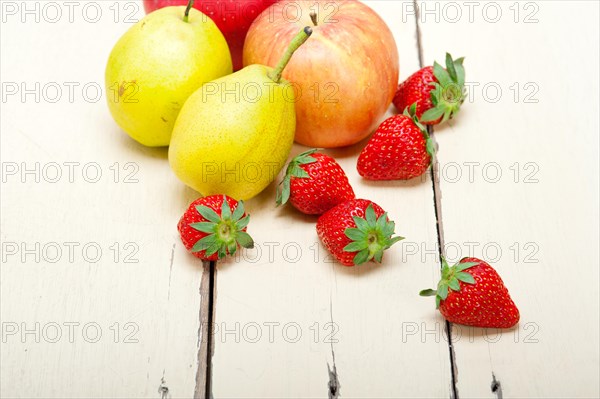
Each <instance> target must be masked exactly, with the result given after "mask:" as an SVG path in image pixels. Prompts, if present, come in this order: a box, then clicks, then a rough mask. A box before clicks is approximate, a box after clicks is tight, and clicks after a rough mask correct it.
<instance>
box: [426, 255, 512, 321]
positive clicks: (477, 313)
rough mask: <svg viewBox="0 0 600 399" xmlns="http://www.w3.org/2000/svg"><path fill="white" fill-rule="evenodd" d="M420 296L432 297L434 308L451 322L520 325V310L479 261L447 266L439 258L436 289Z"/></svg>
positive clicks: (495, 278)
mask: <svg viewBox="0 0 600 399" xmlns="http://www.w3.org/2000/svg"><path fill="white" fill-rule="evenodd" d="M420 295H421V296H435V302H436V307H437V308H438V309H439V310H440V313H441V314H442V316H444V318H446V320H448V321H449V322H451V323H457V324H464V325H466V326H475V327H490V328H510V327H512V326H514V325H515V324H517V323H518V322H519V318H520V316H519V310H518V309H517V307H516V305H515V303H514V302H513V300H512V299H511V297H510V295H509V293H508V290H507V289H506V287H505V286H504V283H503V282H502V279H501V278H500V276H499V275H498V273H497V272H496V270H494V268H492V267H491V266H490V265H489V264H487V263H486V262H484V261H482V260H481V259H477V258H464V259H462V260H461V261H460V262H459V263H457V264H456V265H454V266H448V263H447V262H446V260H445V259H443V258H442V278H441V280H440V282H439V283H438V286H437V290H432V289H428V290H423V291H421V292H420Z"/></svg>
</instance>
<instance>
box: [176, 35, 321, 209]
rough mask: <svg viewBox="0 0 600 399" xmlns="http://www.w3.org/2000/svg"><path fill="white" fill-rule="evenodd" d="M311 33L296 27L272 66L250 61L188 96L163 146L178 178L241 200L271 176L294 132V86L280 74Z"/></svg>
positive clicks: (284, 156)
mask: <svg viewBox="0 0 600 399" xmlns="http://www.w3.org/2000/svg"><path fill="white" fill-rule="evenodd" d="M311 34H312V30H311V28H310V27H306V28H304V30H302V31H300V33H299V34H298V35H297V36H296V37H295V38H294V39H293V40H292V42H291V44H290V46H289V48H288V49H287V51H286V52H285V54H284V55H283V57H282V59H281V60H280V61H279V64H278V65H277V66H276V67H275V68H274V69H273V68H270V67H266V66H263V65H250V66H247V67H246V68H244V69H242V70H240V71H238V72H236V73H234V74H232V75H229V76H225V77H223V78H220V79H216V80H213V81H211V82H208V83H206V84H205V85H204V86H202V87H201V88H200V89H198V91H196V92H195V93H194V94H192V95H191V96H190V98H189V99H188V100H187V101H186V103H185V105H184V106H183V108H182V109H181V112H180V113H179V117H178V118H177V121H176V122H175V127H174V128H173V137H172V139H171V145H170V147H169V163H170V165H171V168H172V169H173V171H174V172H175V174H176V175H177V177H179V179H180V180H181V181H183V182H184V183H185V184H187V185H188V186H190V187H191V188H193V189H194V190H196V191H198V192H200V193H201V194H202V195H213V194H226V195H228V196H230V197H233V198H235V199H237V200H247V199H249V198H252V197H254V196H255V195H257V194H258V193H260V192H261V191H263V190H264V189H265V188H266V187H267V186H268V185H269V184H270V183H271V182H272V181H273V180H274V179H275V177H276V176H277V174H278V173H279V171H280V170H281V168H283V165H284V163H285V162H286V161H287V158H288V156H289V153H290V150H291V148H292V144H293V142H294V134H295V132H296V110H295V102H296V98H295V90H294V86H292V84H291V83H290V82H288V81H286V80H285V79H282V78H281V73H282V72H283V69H284V68H285V66H286V65H287V63H288V62H289V60H290V59H291V57H292V54H293V53H294V51H296V50H297V49H298V48H299V47H300V46H301V45H302V43H304V42H305V41H306V40H307V39H308V37H309V36H310V35H311Z"/></svg>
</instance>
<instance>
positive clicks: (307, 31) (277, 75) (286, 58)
mask: <svg viewBox="0 0 600 399" xmlns="http://www.w3.org/2000/svg"><path fill="white" fill-rule="evenodd" d="M312 33H313V31H312V28H311V27H310V26H307V27H305V28H304V29H302V30H301V31H300V32H299V33H298V34H297V35H296V36H295V37H294V38H293V39H292V41H291V42H290V45H289V46H288V48H287V50H285V53H283V56H282V57H281V59H280V60H279V63H278V64H277V66H276V67H275V69H273V70H272V71H271V72H269V73H268V74H267V76H268V77H269V78H270V79H271V80H272V81H273V82H275V83H279V82H280V81H281V74H282V73H283V70H284V68H285V67H286V65H287V64H288V62H290V59H291V58H292V55H293V54H294V52H295V51H296V50H298V49H299V48H300V46H302V44H304V42H305V41H307V40H308V38H309V37H310V35H312Z"/></svg>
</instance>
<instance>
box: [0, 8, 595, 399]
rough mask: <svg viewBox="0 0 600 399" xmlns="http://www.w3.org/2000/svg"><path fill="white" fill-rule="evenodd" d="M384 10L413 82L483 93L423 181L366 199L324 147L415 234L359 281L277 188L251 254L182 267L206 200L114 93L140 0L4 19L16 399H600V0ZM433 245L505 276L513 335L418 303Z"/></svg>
mask: <svg viewBox="0 0 600 399" xmlns="http://www.w3.org/2000/svg"><path fill="white" fill-rule="evenodd" d="M368 4H369V5H370V6H371V7H372V8H374V9H375V10H376V11H377V12H379V13H380V15H381V16H382V17H383V18H384V19H385V20H386V22H387V23H388V24H389V26H390V27H391V29H392V30H393V32H394V35H395V37H396V40H397V43H398V48H399V52H400V65H401V79H404V78H406V77H407V76H408V75H409V74H410V73H412V72H413V71H415V70H417V69H418V68H419V66H420V65H421V64H431V63H432V62H433V61H434V60H438V61H443V57H444V54H445V51H450V52H452V54H453V55H454V56H466V61H465V66H466V68H467V81H468V82H469V86H470V88H469V93H470V96H469V99H468V100H467V102H466V103H465V105H464V107H463V110H462V111H461V113H460V114H459V116H458V117H457V118H456V119H455V120H453V121H451V122H450V123H448V124H447V125H445V126H442V127H439V128H436V129H435V139H436V141H437V143H438V144H439V147H440V150H439V155H438V160H439V165H438V168H437V169H436V171H435V172H434V175H431V174H428V175H427V177H425V178H424V179H422V180H418V181H410V182H404V183H403V182H389V183H382V184H379V183H378V184H373V183H367V182H365V181H363V180H361V179H360V178H359V176H358V173H357V172H356V169H355V161H356V156H357V154H358V152H359V151H360V149H361V145H362V144H361V145H357V146H354V147H351V148H346V149H339V150H332V151H328V153H330V154H331V155H333V156H335V157H336V158H337V159H338V161H339V162H340V163H341V165H342V166H343V167H344V169H345V170H346V171H347V173H348V175H349V178H350V181H351V183H352V184H353V185H354V187H355V191H356V192H357V194H358V195H359V196H361V197H369V198H371V199H373V200H374V201H376V202H377V203H379V204H380V205H381V206H382V207H383V208H385V209H386V210H387V211H388V212H389V214H390V216H391V217H392V218H393V219H395V221H396V223H397V226H398V228H397V230H398V233H399V234H401V235H403V236H406V237H407V239H406V240H405V241H403V242H402V243H401V244H397V246H395V247H394V248H392V249H391V250H390V251H389V252H387V254H386V256H385V258H384V259H385V261H384V263H383V264H382V265H374V264H369V265H365V266H361V267H355V268H345V267H342V266H340V265H338V264H335V263H332V262H331V261H330V259H329V258H328V257H327V255H326V253H325V251H324V249H323V248H322V247H321V245H320V244H319V242H318V238H317V235H316V232H315V229H314V225H315V218H313V217H304V216H300V215H299V214H298V213H296V212H294V211H293V210H291V209H289V208H286V209H276V208H275V204H274V189H275V188H274V186H271V187H269V188H268V189H267V190H266V191H265V192H264V193H262V194H261V195H260V196H259V197H257V198H255V199H253V200H251V201H249V202H248V203H247V208H248V209H249V210H250V212H251V213H252V222H251V224H250V226H249V231H250V232H251V233H252V235H253V236H254V238H255V241H256V243H257V246H256V249H254V250H251V251H248V252H246V253H245V254H244V255H243V256H241V257H238V258H236V259H231V260H227V261H224V262H219V263H218V265H216V267H215V265H208V264H206V265H202V264H201V262H199V261H198V260H197V259H195V258H194V257H192V256H190V255H189V254H187V253H186V251H185V249H184V247H183V245H182V244H181V242H180V240H179V237H178V233H177V230H176V223H177V221H178V218H179V216H180V214H181V213H182V212H183V210H184V209H185V207H186V206H187V204H188V203H189V202H191V201H192V200H193V199H195V198H196V196H197V194H196V193H194V192H193V191H192V190H190V189H187V188H185V187H184V186H183V185H182V184H181V183H180V182H179V181H178V180H177V179H176V178H175V176H174V175H173V173H172V172H171V170H170V169H169V165H168V162H167V151H166V150H165V149H148V148H143V147H141V146H140V145H137V144H136V143H135V142H133V141H132V140H131V139H129V138H128V137H127V136H126V135H124V134H123V133H122V132H121V131H120V130H119V128H118V127H117V126H116V125H115V123H114V122H113V121H112V119H111V117H110V115H109V113H108V110H107V107H106V105H105V96H106V95H111V93H103V92H102V91H100V92H98V91H97V89H98V88H101V87H102V86H103V73H104V67H105V62H106V59H107V56H108V53H109V52H110V50H111V48H112V46H113V44H114V43H115V42H116V40H117V39H118V37H119V36H120V35H121V34H122V33H123V32H124V31H125V30H126V29H127V28H128V27H129V26H130V25H131V21H136V20H138V19H139V18H140V17H141V16H142V15H143V10H142V7H141V2H137V1H136V2H134V1H131V2H127V1H120V2H116V1H90V2H77V1H75V2H71V3H69V2H56V3H51V2H50V3H47V2H34V1H26V2H21V1H8V0H2V1H1V2H0V6H1V10H2V16H1V18H2V25H1V35H0V36H1V67H0V74H1V81H2V101H1V112H0V113H1V157H2V190H1V192H2V194H1V200H2V217H1V222H2V231H1V240H2V268H1V275H0V278H1V295H0V300H1V321H2V342H1V357H0V359H1V374H0V380H1V390H0V395H1V396H2V397H6V398H17V397H19V398H142V397H150V398H189V397H204V396H205V395H207V394H208V395H214V397H216V398H256V397H270V398H282V397H289V398H298V397H303V398H304V397H311V398H312V397H326V398H327V397H341V398H350V397H352V398H374V397H377V398H379V397H381V398H383V397H386V398H388V397H389V398H392V397H393V398H415V397H419V398H433V397H453V396H458V397H465V398H466V397H474V398H475V397H476V398H501V397H506V398H508V397H519V398H546V397H589V398H592V397H598V396H600V388H599V374H600V370H599V347H598V341H599V331H598V326H599V311H598V310H599V309H598V304H599V275H598V241H599V240H598V238H599V237H598V227H599V224H598V201H599V198H598V144H599V142H598V133H599V126H598V117H599V115H598V107H599V99H598V92H599V83H598V82H599V78H598V75H599V74H598V71H599V55H598V48H599V27H598V26H599V17H598V15H599V5H598V2H596V1H566V0H562V1H529V2H512V1H510V2H504V1H498V2H460V1H459V2H449V3H447V2H437V1H425V2H422V1H417V3H416V4H417V6H418V8H419V9H420V11H421V13H420V16H418V17H415V7H414V5H415V4H414V3H413V2H401V1H369V2H368ZM27 10H30V11H29V12H28V11H27ZM57 12H60V17H58V16H59V14H57ZM94 21H95V22H94ZM419 32H420V34H419ZM390 112H392V109H391V108H390ZM300 151H302V148H300V147H299V146H296V147H295V148H294V150H293V154H297V153H298V152H300ZM432 176H435V179H434V180H435V182H434V183H432ZM438 243H442V244H443V246H442V248H443V252H444V253H445V254H446V256H447V257H448V258H449V259H450V260H457V259H459V258H460V257H463V256H468V255H472V256H477V257H482V258H483V259H486V260H488V261H489V262H490V263H492V264H493V266H494V267H495V268H496V269H497V270H498V271H499V272H500V274H501V276H502V277H503V279H504V281H505V282H506V284H507V286H508V287H509V290H510V292H511V294H512V296H513V299H514V300H515V302H516V303H517V305H518V306H519V308H520V311H521V315H522V318H521V322H520V324H519V325H518V326H517V327H516V328H514V329H512V330H508V331H495V330H482V329H478V328H465V327H462V326H451V336H452V341H451V345H449V343H448V338H447V337H448V333H447V331H446V324H445V322H444V320H443V319H442V318H441V317H440V315H439V314H438V313H437V312H436V311H435V309H434V304H433V300H431V298H429V300H428V299H424V298H420V297H419V296H418V295H417V293H418V291H419V290H420V289H422V288H427V287H429V286H432V285H434V284H435V283H436V282H437V279H438V276H439V260H438V255H439V251H438V248H439V245H438ZM211 326H212V328H213V331H214V333H213V334H212V335H211V334H209V333H208V331H209V330H210V327H211Z"/></svg>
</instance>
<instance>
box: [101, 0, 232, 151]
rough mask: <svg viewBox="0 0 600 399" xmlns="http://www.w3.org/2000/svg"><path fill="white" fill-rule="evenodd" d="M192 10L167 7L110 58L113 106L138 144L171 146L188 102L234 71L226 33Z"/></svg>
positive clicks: (130, 32)
mask: <svg viewBox="0 0 600 399" xmlns="http://www.w3.org/2000/svg"><path fill="white" fill-rule="evenodd" d="M192 3H193V0H191V1H190V4H188V7H184V6H181V7H165V8H162V9H160V10H157V11H154V12H152V13H150V14H148V15H147V16H146V17H144V18H143V19H141V20H140V21H139V22H137V23H136V24H135V25H133V26H132V27H131V28H130V29H129V30H128V31H127V32H126V33H125V34H124V35H123V36H122V37H121V38H120V39H119V41H118V42H117V44H116V45H115V47H114V48H113V49H112V52H111V53H110V56H109V58H108V64H107V67H106V75H105V83H106V93H107V101H108V108H109V109H110V112H111V114H112V116H113V118H114V120H115V121H116V122H117V124H118V125H119V126H120V127H121V128H122V129H123V130H124V131H125V132H127V134H129V135H130V136H131V137H132V138H134V139H135V140H137V141H138V142H140V143H142V144H144V145H147V146H151V147H159V146H166V145H169V142H170V140H171V133H172V131H173V125H174V124H175V120H176V119H177V115H178V114H179V111H180V110H181V107H182V106H183V104H184V103H185V101H186V100H187V98H188V97H189V96H190V95H191V94H192V93H193V92H195V91H196V90H197V89H198V88H199V87H200V86H202V84H204V83H206V82H208V81H210V80H213V79H216V78H219V77H221V76H225V75H228V74H230V73H231V72H232V64H231V55H230V54H229V48H228V47H227V42H226V41H225V38H224V37H223V34H222V33H221V32H220V31H219V29H218V28H217V26H216V25H215V23H214V22H213V21H212V20H211V19H210V18H209V17H207V16H206V15H204V14H203V13H201V12H200V11H198V10H196V9H192V8H191V4H192Z"/></svg>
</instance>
